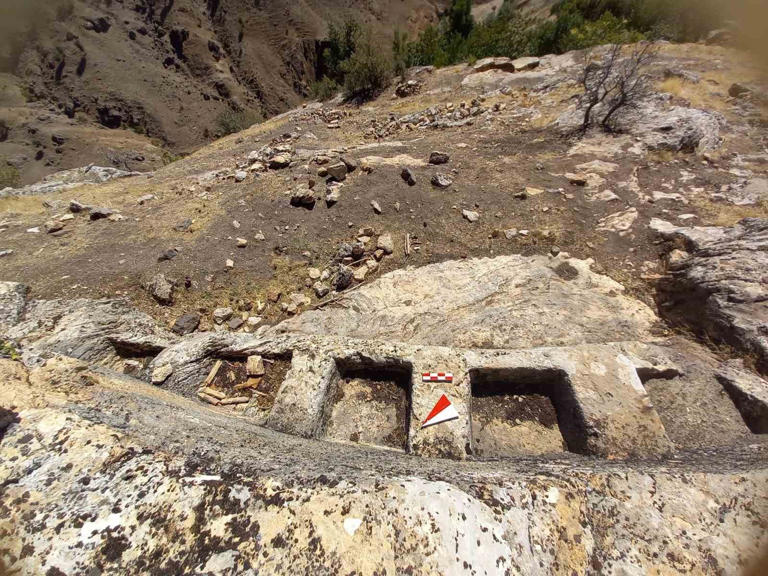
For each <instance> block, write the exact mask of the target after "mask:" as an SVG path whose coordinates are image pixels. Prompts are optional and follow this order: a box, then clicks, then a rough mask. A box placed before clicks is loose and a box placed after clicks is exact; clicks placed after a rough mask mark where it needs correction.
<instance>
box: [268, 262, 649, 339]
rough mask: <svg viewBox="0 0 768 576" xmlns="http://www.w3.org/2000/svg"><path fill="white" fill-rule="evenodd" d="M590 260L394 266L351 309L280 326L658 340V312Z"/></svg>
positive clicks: (370, 334)
mask: <svg viewBox="0 0 768 576" xmlns="http://www.w3.org/2000/svg"><path fill="white" fill-rule="evenodd" d="M589 266H590V261H584V260H577V259H574V258H571V259H563V258H562V256H559V257H557V258H553V259H551V260H550V257H549V256H531V257H525V256H519V255H514V256H500V257H497V258H481V259H467V260H460V261H451V262H443V263H440V264H431V265H429V266H423V267H420V268H406V269H401V270H396V271H394V272H390V273H388V274H385V275H383V276H381V277H380V278H377V279H376V280H374V281H373V282H371V283H369V284H366V285H365V287H363V288H361V289H359V290H355V291H354V292H351V293H350V294H349V295H347V296H346V297H345V298H344V300H343V306H340V307H336V308H325V309H322V310H312V311H308V312H304V313H303V314H302V315H301V316H298V317H296V318H293V319H290V320H287V321H285V322H282V323H281V324H280V325H279V326H278V329H279V331H280V332H298V333H303V334H317V335H325V336H329V335H339V336H346V337H351V338H365V339H376V338H378V339H385V340H392V341H399V342H410V343H413V344H429V345H433V346H460V347H475V346H480V347H482V348H533V347H538V346H568V345H573V344H581V343H584V342H587V343H598V342H617V341H624V340H644V339H646V338H650V337H651V330H652V328H653V326H654V325H655V324H656V323H657V322H658V318H657V317H656V315H655V314H654V312H653V311H652V310H651V309H650V308H649V307H648V306H647V305H645V304H644V303H642V302H640V301H638V300H635V299H633V298H629V297H627V296H625V295H624V294H623V292H624V288H623V287H622V286H621V285H620V284H618V283H617V282H615V281H614V280H612V279H611V278H608V277H607V276H602V275H599V274H595V273H594V272H592V271H590V269H589ZM349 277H350V278H351V273H350V274H349ZM491 295H493V297H491ZM446 326H450V327H451V329H450V330H446V329H445V327H446Z"/></svg>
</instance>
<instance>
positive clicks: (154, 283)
mask: <svg viewBox="0 0 768 576" xmlns="http://www.w3.org/2000/svg"><path fill="white" fill-rule="evenodd" d="M144 287H145V289H146V290H147V291H148V292H149V293H150V295H151V296H152V297H153V298H154V299H155V300H157V301H158V302H159V303H160V304H163V305H170V304H173V291H174V290H175V288H176V283H175V282H174V281H171V280H169V279H167V278H166V277H165V275H164V274H155V275H154V276H153V277H152V280H150V281H149V282H148V283H147V284H146V285H145V286H144Z"/></svg>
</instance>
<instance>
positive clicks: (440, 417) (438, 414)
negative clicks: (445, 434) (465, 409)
mask: <svg viewBox="0 0 768 576" xmlns="http://www.w3.org/2000/svg"><path fill="white" fill-rule="evenodd" d="M458 417H459V413H458V412H456V408H454V407H453V404H451V401H450V400H448V397H447V396H446V395H445V394H443V395H442V396H440V400H438V401H437V404H435V407H434V408H432V412H430V413H429V416H427V419H426V420H424V422H422V424H421V427H422V429H424V428H426V427H427V426H434V425H435V424H440V423H441V422H448V420H456V418H458Z"/></svg>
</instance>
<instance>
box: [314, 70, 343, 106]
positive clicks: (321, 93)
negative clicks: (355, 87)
mask: <svg viewBox="0 0 768 576" xmlns="http://www.w3.org/2000/svg"><path fill="white" fill-rule="evenodd" d="M338 92H339V85H338V83H337V82H336V80H334V79H332V78H329V77H328V76H323V77H322V78H321V79H320V80H318V81H317V82H314V83H313V84H312V85H311V86H310V87H309V93H310V95H311V96H312V98H314V99H315V100H320V101H321V102H325V101H326V100H330V99H331V98H333V97H334V96H336V94H338Z"/></svg>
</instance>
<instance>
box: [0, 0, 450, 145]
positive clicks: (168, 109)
mask: <svg viewBox="0 0 768 576" xmlns="http://www.w3.org/2000/svg"><path fill="white" fill-rule="evenodd" d="M17 4H18V3H17ZM20 4H21V6H20V7H19V9H18V13H19V19H20V20H21V21H22V22H23V23H22V24H21V25H19V23H18V21H17V22H16V23H15V24H14V28H12V29H10V30H8V31H7V34H6V37H5V39H4V43H8V44H9V45H10V50H9V51H8V55H7V58H6V70H5V71H6V72H11V73H16V74H17V75H18V76H20V77H21V78H22V79H23V80H24V82H25V84H26V85H27V89H28V91H29V96H30V97H31V98H32V99H43V100H46V101H50V102H53V103H55V104H56V105H57V106H58V107H59V108H60V109H61V110H62V111H63V112H64V113H66V114H67V115H69V116H70V117H71V116H73V115H75V114H77V113H79V112H81V113H83V114H85V115H86V116H87V117H88V118H89V119H95V120H98V122H99V123H101V124H102V125H104V126H107V127H109V128H118V127H130V128H131V129H133V130H136V131H138V132H141V133H145V134H147V135H149V136H154V137H158V138H160V139H162V140H163V141H164V142H166V143H168V144H170V145H171V146H172V147H173V148H174V149H175V150H176V151H179V150H188V149H191V148H193V147H196V146H197V145H199V144H201V143H203V142H206V141H208V140H209V139H210V138H211V137H212V136H213V135H214V134H216V133H217V131H218V130H219V127H218V126H217V118H218V117H220V116H221V115H222V114H223V113H224V112H225V111H227V110H231V109H240V108H247V109H251V110H253V111H255V112H256V113H258V114H262V115H264V116H271V115H273V114H275V113H277V112H282V111H284V110H286V109H288V108H290V107H292V106H294V105H296V104H297V103H298V102H299V101H300V99H301V98H302V97H304V96H305V95H306V93H307V87H308V85H309V83H311V82H312V81H313V80H314V79H315V68H316V65H317V59H318V50H319V42H320V40H321V39H322V38H324V37H325V34H326V32H327V28H328V24H329V23H330V22H337V23H338V22H340V21H342V20H343V19H345V18H348V17H351V16H353V15H354V17H355V18H357V19H358V20H359V21H360V22H361V23H364V24H365V25H367V26H370V28H371V30H372V31H373V33H374V34H376V35H380V36H381V37H382V40H384V38H385V37H386V38H387V39H388V38H389V35H390V34H391V30H392V29H394V28H395V27H396V26H398V27H402V28H403V29H406V30H407V29H417V28H418V27H420V26H423V25H424V23H425V22H428V21H430V20H432V19H434V18H435V17H436V13H437V9H438V8H439V7H440V3H439V2H430V1H427V0H408V1H405V2H395V3H392V2H377V1H375V0H372V1H369V2H364V3H360V2H349V1H344V0H341V1H339V0H316V1H315V0H308V1H307V0H305V1H302V2H298V3H296V2H271V1H264V2H226V1H219V0H210V1H209V2H195V1H192V0H138V1H135V2H134V1H132V2H123V1H113V2H103V1H101V0H60V1H58V2H53V3H50V4H49V3H45V4H47V5H43V4H44V3H42V2H41V3H39V4H40V6H39V8H40V9H39V10H34V11H33V10H31V8H30V6H29V3H26V2H24V3H20ZM353 7H354V10H352V8H353ZM6 10H8V8H6Z"/></svg>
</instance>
